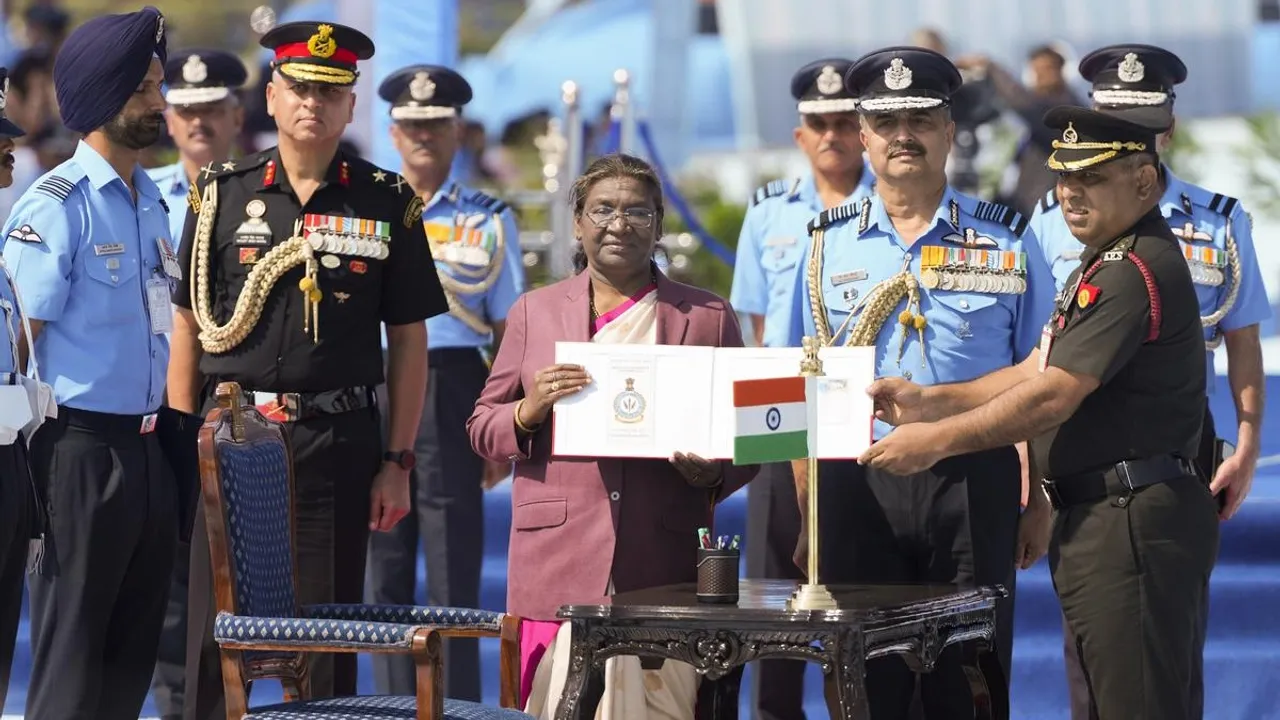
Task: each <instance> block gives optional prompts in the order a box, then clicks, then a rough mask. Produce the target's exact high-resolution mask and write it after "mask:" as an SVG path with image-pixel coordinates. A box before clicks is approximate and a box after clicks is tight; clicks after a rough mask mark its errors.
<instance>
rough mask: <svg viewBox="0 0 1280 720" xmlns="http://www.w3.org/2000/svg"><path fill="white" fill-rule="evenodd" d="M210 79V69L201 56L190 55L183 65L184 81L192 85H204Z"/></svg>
mask: <svg viewBox="0 0 1280 720" xmlns="http://www.w3.org/2000/svg"><path fill="white" fill-rule="evenodd" d="M208 77H209V67H208V66H207V65H205V64H204V61H203V60H201V59H200V56H199V55H190V56H188V57H187V61H186V62H185V63H183V65H182V79H183V80H184V81H186V82H189V83H191V84H192V85H195V84H198V83H202V82H204V81H205V80H206V79H208Z"/></svg>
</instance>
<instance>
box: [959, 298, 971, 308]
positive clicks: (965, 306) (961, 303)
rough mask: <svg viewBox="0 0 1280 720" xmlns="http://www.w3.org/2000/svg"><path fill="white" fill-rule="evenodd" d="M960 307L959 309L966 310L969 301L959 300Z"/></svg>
mask: <svg viewBox="0 0 1280 720" xmlns="http://www.w3.org/2000/svg"><path fill="white" fill-rule="evenodd" d="M960 309H961V310H968V309H969V301H968V300H961V301H960Z"/></svg>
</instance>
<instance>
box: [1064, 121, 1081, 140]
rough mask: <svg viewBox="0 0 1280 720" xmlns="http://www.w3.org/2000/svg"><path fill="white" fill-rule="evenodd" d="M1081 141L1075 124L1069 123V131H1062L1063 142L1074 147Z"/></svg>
mask: <svg viewBox="0 0 1280 720" xmlns="http://www.w3.org/2000/svg"><path fill="white" fill-rule="evenodd" d="M1079 139H1080V136H1079V135H1077V134H1076V128H1075V124H1074V123H1067V129H1066V130H1063V131H1062V142H1064V143H1067V144H1069V145H1074V144H1076V142H1077V141H1078V140H1079Z"/></svg>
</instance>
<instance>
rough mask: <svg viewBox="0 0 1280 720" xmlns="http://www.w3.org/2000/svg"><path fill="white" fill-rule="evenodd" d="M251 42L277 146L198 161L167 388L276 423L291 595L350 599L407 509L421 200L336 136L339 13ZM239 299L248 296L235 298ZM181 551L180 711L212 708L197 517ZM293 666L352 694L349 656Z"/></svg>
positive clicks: (350, 73) (416, 388)
mask: <svg viewBox="0 0 1280 720" xmlns="http://www.w3.org/2000/svg"><path fill="white" fill-rule="evenodd" d="M261 43H262V44H263V45H264V46H265V47H268V48H271V49H273V50H275V59H274V60H273V61H272V63H271V70H272V78H271V82H270V84H269V85H268V86H267V89H266V100H267V107H268V108H269V109H270V110H271V113H272V116H273V117H274V118H275V120H276V125H277V127H278V128H279V131H280V144H279V146H278V147H276V148H273V149H270V150H266V151H263V152H261V153H257V154H255V155H251V156H249V157H246V158H244V159H241V160H235V161H227V162H226V163H223V164H221V165H218V166H209V167H206V168H204V169H203V170H202V171H201V172H200V175H199V176H198V178H197V180H196V182H197V185H196V190H195V192H193V193H192V194H191V196H190V198H189V204H190V212H191V215H190V216H189V217H188V218H187V222H186V225H185V231H184V234H183V239H182V246H181V252H180V256H181V262H182V267H183V269H184V270H185V271H186V272H185V273H184V279H183V281H182V282H181V283H180V284H179V286H178V289H177V290H176V291H175V294H174V302H175V303H176V305H177V306H178V307H179V311H178V313H177V318H176V322H175V327H174V333H173V346H174V348H175V352H174V353H173V359H172V362H171V364H170V369H169V378H170V394H169V399H170V402H171V403H172V404H173V405H174V406H175V407H177V408H179V409H182V410H186V411H188V412H195V411H200V410H202V409H205V408H207V407H209V406H210V405H211V403H212V401H211V397H210V396H211V394H212V391H213V389H214V388H215V387H216V385H217V383H219V382H222V381H235V382H238V383H239V384H240V386H241V387H242V388H243V389H244V390H246V391H247V392H248V393H249V394H250V395H251V396H252V397H253V398H254V402H255V404H257V405H258V406H259V407H260V408H262V409H263V410H264V412H266V413H267V414H268V415H269V416H271V417H274V418H276V419H278V420H280V421H282V422H286V423H288V424H289V431H290V436H291V439H292V444H293V451H294V463H295V465H294V467H295V477H296V480H295V508H294V512H295V517H296V519H297V543H298V547H297V559H298V581H299V588H298V595H299V597H298V600H299V602H301V603H302V604H310V603H323V602H345V603H358V602H360V601H361V599H362V594H363V593H362V590H363V584H364V583H363V579H364V569H365V568H364V566H365V555H366V553H365V549H366V547H367V542H368V535H369V531H370V530H377V531H382V532H385V531H387V530H390V529H391V528H392V527H393V526H394V525H395V524H396V523H397V522H398V521H399V520H400V519H401V518H402V517H404V515H405V514H406V513H407V512H408V509H409V466H410V465H411V463H410V462H408V461H407V460H406V459H405V458H406V457H412V452H411V451H410V448H412V447H413V439H414V436H415V435H416V433H417V429H418V418H419V417H420V415H421V411H422V397H423V393H424V392H425V386H426V372H427V369H426V368H427V357H426V352H427V343H426V325H425V322H424V321H425V320H426V319H427V318H428V317H431V316H433V315H436V314H439V313H441V312H443V311H445V310H446V309H447V305H446V304H445V298H444V295H443V293H442V292H441V291H440V284H439V281H438V280H437V278H436V272H435V266H434V265H433V263H432V261H431V257H430V255H429V254H428V250H427V239H426V237H425V234H424V233H423V230H422V199H421V198H419V197H418V196H417V195H415V194H414V192H413V189H412V188H411V187H409V185H408V183H407V182H405V180H404V178H402V177H400V176H399V175H396V174H395V173H389V172H386V171H385V170H382V169H380V168H378V167H375V166H373V165H370V164H369V163H367V162H364V161H363V160H360V159H359V158H356V157H350V156H347V155H345V154H344V153H342V152H340V151H339V149H338V143H339V141H340V140H341V138H342V133H343V130H344V129H345V128H346V126H347V124H348V123H349V122H350V121H351V119H352V110H353V108H354V105H355V97H354V95H353V94H352V85H353V84H354V83H355V80H356V75H357V71H356V63H357V61H358V60H363V59H368V58H369V57H371V56H372V55H373V42H372V41H371V40H370V39H369V38H368V37H366V36H365V35H363V34H362V33H360V32H358V31H356V30H353V29H351V28H347V27H344V26H341V25H330V24H319V25H317V24H316V23H312V22H302V23H288V24H285V25H281V26H278V27H276V28H275V29H273V30H272V31H271V32H269V33H267V34H266V35H264V36H263V38H262V40H261ZM255 269H256V270H257V271H258V273H261V274H251V271H253V270H255ZM242 296H247V298H248V299H249V300H250V302H248V303H245V304H244V305H243V306H240V307H237V300H239V299H240V298H241V297H242ZM383 323H385V324H386V326H387V338H388V351H387V355H388V358H389V359H388V362H387V372H386V377H387V382H388V384H389V386H390V393H389V395H390V398H391V401H390V403H389V404H388V406H387V407H385V408H381V411H382V412H385V413H386V414H387V415H388V416H389V417H390V421H389V423H388V425H389V430H388V432H387V437H385V438H384V437H383V436H382V433H381V432H380V429H379V410H380V408H378V407H377V406H376V403H375V394H374V388H375V387H376V386H377V385H378V384H379V383H381V382H382V381H383V377H384V375H383V355H382V349H381V347H380V345H381V343H380V334H381V333H380V331H381V326H382V324H383ZM201 377H203V378H205V379H207V381H206V382H204V383H203V384H201V383H200V378H201ZM199 521H200V522H203V515H201V517H200V518H199ZM191 551H192V555H191V592H190V606H191V611H190V614H189V617H188V629H189V635H190V640H189V642H188V655H187V684H186V707H185V717H187V718H188V719H189V720H191V719H194V718H214V717H218V718H221V717H223V715H224V714H225V713H224V712H223V710H222V697H221V695H222V683H221V679H220V677H219V672H218V652H217V648H216V646H215V645H214V644H213V640H212V627H213V618H214V612H213V607H212V595H211V588H210V569H209V549H208V546H207V537H206V535H205V530H204V528H203V527H197V528H196V530H195V536H194V538H193V541H192V550H191ZM311 663H312V692H313V694H314V695H315V696H316V697H326V696H331V695H350V694H352V693H354V692H355V689H356V672H355V671H356V664H355V657H354V656H352V655H345V656H341V657H339V658H337V659H333V658H327V657H326V658H322V659H317V658H315V657H313V659H312V661H311Z"/></svg>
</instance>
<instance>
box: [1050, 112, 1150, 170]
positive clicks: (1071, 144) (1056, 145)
mask: <svg viewBox="0 0 1280 720" xmlns="http://www.w3.org/2000/svg"><path fill="white" fill-rule="evenodd" d="M1053 149H1054V150H1099V151H1101V152H1099V153H1098V154H1097V155H1094V156H1093V157H1090V158H1084V159H1083V160H1069V161H1067V162H1063V161H1061V160H1059V159H1058V158H1057V157H1055V155H1056V153H1055V154H1050V155H1049V159H1048V161H1046V162H1045V164H1046V165H1048V166H1049V169H1050V170H1057V171H1060V172H1062V171H1066V172H1071V171H1074V170H1083V169H1084V168H1087V167H1091V166H1093V165H1098V164H1099V163H1104V162H1106V161H1108V160H1110V159H1112V158H1114V157H1115V156H1116V155H1119V154H1120V153H1121V152H1122V151H1126V150H1127V151H1129V152H1143V151H1145V150H1146V149H1147V144H1146V143H1141V142H1133V141H1125V142H1120V141H1118V140H1117V141H1112V142H1080V141H1079V135H1078V134H1077V133H1076V129H1075V127H1074V126H1073V125H1072V124H1071V123H1067V129H1066V130H1063V131H1062V139H1061V140H1054V141H1053Z"/></svg>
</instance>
